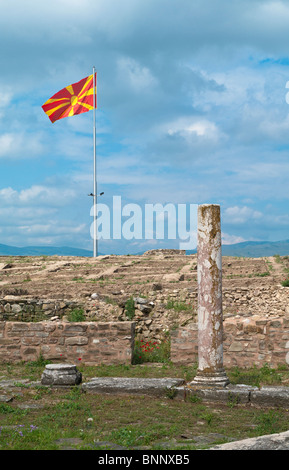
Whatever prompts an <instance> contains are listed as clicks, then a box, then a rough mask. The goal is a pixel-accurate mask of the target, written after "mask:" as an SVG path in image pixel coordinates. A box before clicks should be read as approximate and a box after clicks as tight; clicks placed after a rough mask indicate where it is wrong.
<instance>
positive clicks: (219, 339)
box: [190, 204, 229, 388]
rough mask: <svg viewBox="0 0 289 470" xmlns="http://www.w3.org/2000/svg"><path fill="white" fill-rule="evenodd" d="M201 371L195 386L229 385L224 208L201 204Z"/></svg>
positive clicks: (199, 288)
mask: <svg viewBox="0 0 289 470" xmlns="http://www.w3.org/2000/svg"><path fill="white" fill-rule="evenodd" d="M198 361H199V365H198V371H197V374H196V376H195V378H194V380H193V381H192V382H191V383H190V385H191V386H199V387H204V388H205V387H208V386H209V387H212V386H213V387H225V386H226V385H227V384H228V383H229V380H228V378H227V375H226V372H225V370H224V368H223V310H222V246H221V211H220V206H219V205H215V204H203V205H200V206H199V207H198Z"/></svg>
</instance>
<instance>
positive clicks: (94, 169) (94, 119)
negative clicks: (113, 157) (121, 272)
mask: <svg viewBox="0 0 289 470" xmlns="http://www.w3.org/2000/svg"><path fill="white" fill-rule="evenodd" d="M95 87H96V77H95V67H93V157H94V159H93V227H94V231H93V256H94V258H96V257H97V248H98V247H97V241H98V240H97V227H96V217H97V181H96V118H95V110H96V90H95Z"/></svg>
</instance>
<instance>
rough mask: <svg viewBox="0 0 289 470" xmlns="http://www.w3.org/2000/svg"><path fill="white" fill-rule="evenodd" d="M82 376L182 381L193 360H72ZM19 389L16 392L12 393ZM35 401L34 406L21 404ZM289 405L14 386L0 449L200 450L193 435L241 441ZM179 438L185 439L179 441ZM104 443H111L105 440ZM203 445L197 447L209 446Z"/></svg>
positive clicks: (29, 367) (241, 373)
mask: <svg viewBox="0 0 289 470" xmlns="http://www.w3.org/2000/svg"><path fill="white" fill-rule="evenodd" d="M43 366H44V362H43V359H41V358H39V360H38V361H35V362H33V363H26V364H24V363H19V364H0V370H1V376H2V377H4V378H10V379H11V378H15V379H17V382H18V383H19V386H20V382H21V379H25V378H31V376H33V380H40V377H41V374H42V372H43V368H44V367H43ZM78 369H79V370H80V371H81V372H82V374H83V381H84V382H85V381H87V380H89V379H90V378H92V377H97V376H98V377H100V376H103V377H104V376H111V377H118V376H123V377H156V378H157V377H178V378H184V379H185V380H187V381H190V380H192V378H193V377H194V375H195V374H196V369H197V367H196V364H194V365H191V366H176V365H174V364H171V363H170V362H166V363H162V364H155V365H153V364H148V363H144V364H136V365H122V364H119V365H111V366H107V365H103V364H102V365H99V366H94V367H93V366H85V365H79V367H78ZM226 372H227V374H228V377H229V378H230V380H231V382H232V383H248V384H254V385H256V384H262V383H264V384H265V383H270V384H281V383H282V381H283V380H284V381H288V379H289V368H288V367H287V366H286V367H285V366H284V367H282V368H281V367H280V369H271V368H270V367H269V366H267V365H266V366H264V367H262V368H260V369H257V368H256V367H254V368H251V369H248V370H241V369H239V368H233V369H229V370H227V371H226ZM18 392H19V393H18ZM29 403H30V404H31V403H34V404H36V405H37V408H35V407H34V408H33V407H31V408H29V407H28V408H23V407H21V405H24V404H29ZM288 419H289V410H288V409H276V408H274V409H273V408H272V409H270V408H269V409H268V408H266V409H262V408H259V407H258V408H254V407H248V406H246V405H240V404H237V403H236V404H234V406H233V405H232V406H228V405H227V404H224V405H222V404H218V403H216V404H207V403H204V402H202V400H201V399H200V398H197V397H196V398H195V399H194V397H192V399H191V400H187V401H183V400H181V401H180V400H175V399H174V397H173V396H169V394H168V395H167V396H163V397H154V398H152V397H148V396H145V395H138V396H136V395H122V396H117V395H105V394H103V395H102V394H90V393H84V392H83V391H82V390H81V387H72V388H70V389H50V388H49V387H46V388H45V387H40V386H37V387H36V386H33V387H27V386H23V387H22V388H19V389H18V387H17V392H16V393H15V395H14V399H13V401H12V402H11V403H1V404H0V450H22V449H23V450H32V449H33V450H57V449H59V448H61V444H60V442H61V440H63V439H71V440H73V439H74V440H75V444H74V445H75V448H78V449H80V450H86V449H87V450H88V449H91V450H92V449H94V448H95V443H97V442H106V444H105V448H106V449H109V448H112V447H110V446H112V445H113V444H114V445H115V444H117V445H121V446H123V447H124V448H127V449H135V448H139V447H142V446H143V447H144V448H149V449H174V448H176V447H178V446H179V448H180V446H183V448H184V449H188V450H189V449H195V448H200V446H199V445H198V444H197V443H196V441H195V440H194V438H195V437H196V436H209V435H212V434H213V433H218V434H219V435H220V436H224V437H223V438H221V437H220V438H219V441H221V442H226V440H228V439H237V440H238V439H245V438H249V437H256V436H259V435H264V434H271V433H276V432H283V431H286V430H287V429H288ZM184 436H185V438H184ZM108 443H111V444H108ZM208 447H209V445H208V444H204V445H203V446H202V448H208Z"/></svg>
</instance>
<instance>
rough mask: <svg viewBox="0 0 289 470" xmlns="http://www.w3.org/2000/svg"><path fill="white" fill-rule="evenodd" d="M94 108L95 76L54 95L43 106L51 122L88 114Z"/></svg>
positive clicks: (90, 76)
mask: <svg viewBox="0 0 289 470" xmlns="http://www.w3.org/2000/svg"><path fill="white" fill-rule="evenodd" d="M95 107H96V74H95ZM93 108H94V94H93V74H92V75H89V77H86V78H83V79H82V80H80V81H79V82H77V83H73V85H68V86H67V87H66V88H63V89H62V90H60V91H59V92H58V93H56V94H55V95H53V96H52V97H51V98H50V99H49V100H48V101H46V103H44V105H43V106H42V109H43V111H44V112H45V113H46V114H47V116H48V117H49V119H50V121H51V122H55V121H57V120H58V119H62V118H65V117H68V116H74V115H75V114H81V113H86V112H87V111H90V110H91V109H93Z"/></svg>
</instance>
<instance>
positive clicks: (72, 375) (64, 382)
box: [41, 364, 82, 386]
mask: <svg viewBox="0 0 289 470" xmlns="http://www.w3.org/2000/svg"><path fill="white" fill-rule="evenodd" d="M81 381H82V374H81V372H79V371H78V370H77V368H76V366H75V365H74V364H47V365H46V367H45V370H44V371H43V374H42V376H41V384H42V385H53V386H73V385H79V384H80V383H81Z"/></svg>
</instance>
